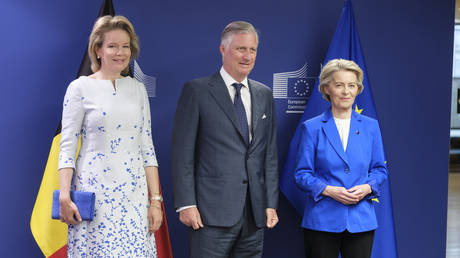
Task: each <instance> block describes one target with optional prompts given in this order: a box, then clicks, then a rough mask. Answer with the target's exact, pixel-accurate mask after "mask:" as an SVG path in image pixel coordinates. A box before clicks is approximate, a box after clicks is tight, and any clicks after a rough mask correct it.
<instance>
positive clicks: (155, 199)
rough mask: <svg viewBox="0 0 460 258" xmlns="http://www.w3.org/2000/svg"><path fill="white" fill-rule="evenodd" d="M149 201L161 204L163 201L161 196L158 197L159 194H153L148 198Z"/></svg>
mask: <svg viewBox="0 0 460 258" xmlns="http://www.w3.org/2000/svg"><path fill="white" fill-rule="evenodd" d="M149 201H159V202H162V201H163V196H161V195H159V194H154V195H152V197H150V199H149Z"/></svg>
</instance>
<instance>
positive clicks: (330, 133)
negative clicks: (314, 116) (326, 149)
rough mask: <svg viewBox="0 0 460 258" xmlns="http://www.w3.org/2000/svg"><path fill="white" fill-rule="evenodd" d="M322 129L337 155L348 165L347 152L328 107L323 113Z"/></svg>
mask: <svg viewBox="0 0 460 258" xmlns="http://www.w3.org/2000/svg"><path fill="white" fill-rule="evenodd" d="M323 131H324V134H325V135H326V137H327V139H328V140H329V143H330V144H331V145H332V147H333V148H334V150H335V152H336V153H337V155H339V156H340V158H341V159H342V160H343V161H344V162H345V163H346V164H347V165H349V164H348V157H347V154H346V153H345V151H344V150H343V145H342V141H341V140H340V136H339V132H338V130H337V126H336V125H335V122H334V118H333V117H332V113H331V109H328V111H326V112H325V113H324V114H323ZM350 133H351V131H350Z"/></svg>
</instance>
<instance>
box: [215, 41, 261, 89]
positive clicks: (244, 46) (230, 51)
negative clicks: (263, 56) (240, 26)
mask: <svg viewBox="0 0 460 258" xmlns="http://www.w3.org/2000/svg"><path fill="white" fill-rule="evenodd" d="M231 37H232V38H231V39H230V40H231V41H230V44H229V45H228V47H225V46H224V45H223V44H221V45H220V47H219V49H220V53H221V54H222V62H223V66H224V69H225V71H227V73H228V74H230V75H231V76H232V77H233V79H235V80H236V81H238V82H241V81H242V80H243V79H244V78H246V77H247V76H248V75H249V73H250V72H251V70H252V68H254V63H255V62H256V56H257V39H256V35H255V34H254V33H239V34H233V35H231Z"/></svg>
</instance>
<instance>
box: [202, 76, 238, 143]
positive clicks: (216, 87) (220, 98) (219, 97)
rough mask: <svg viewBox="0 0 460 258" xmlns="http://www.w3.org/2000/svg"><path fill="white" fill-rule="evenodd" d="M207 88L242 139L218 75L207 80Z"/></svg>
mask: <svg viewBox="0 0 460 258" xmlns="http://www.w3.org/2000/svg"><path fill="white" fill-rule="evenodd" d="M209 86H210V87H209V92H210V93H211V96H213V97H214V99H215V100H216V102H217V104H218V105H219V106H220V108H221V109H222V110H223V111H224V113H225V115H227V117H228V118H229V119H230V121H231V122H232V124H233V125H234V126H235V128H236V129H237V131H238V133H239V134H240V136H241V138H242V139H243V134H242V133H241V128H240V124H239V121H238V118H237V117H236V113H235V108H234V106H233V102H232V99H231V98H230V94H229V93H228V89H227V86H226V85H225V82H224V80H223V79H222V77H221V76H220V74H219V73H215V74H214V75H213V76H212V77H211V79H210V80H209Z"/></svg>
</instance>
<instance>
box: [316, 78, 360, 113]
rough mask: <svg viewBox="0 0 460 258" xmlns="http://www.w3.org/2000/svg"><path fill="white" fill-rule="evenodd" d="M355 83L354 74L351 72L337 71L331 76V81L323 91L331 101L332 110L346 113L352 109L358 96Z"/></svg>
mask: <svg viewBox="0 0 460 258" xmlns="http://www.w3.org/2000/svg"><path fill="white" fill-rule="evenodd" d="M357 81H358V80H357V78H356V74H355V73H354V72H351V71H337V72H334V73H333V74H332V81H331V82H330V83H329V85H328V86H327V87H325V89H324V90H325V92H326V94H327V95H329V97H330V99H331V106H332V109H334V110H336V111H348V110H350V109H351V108H352V106H353V103H354V101H355V98H356V95H358V83H357Z"/></svg>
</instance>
